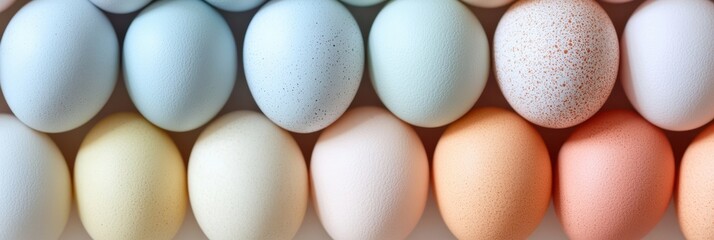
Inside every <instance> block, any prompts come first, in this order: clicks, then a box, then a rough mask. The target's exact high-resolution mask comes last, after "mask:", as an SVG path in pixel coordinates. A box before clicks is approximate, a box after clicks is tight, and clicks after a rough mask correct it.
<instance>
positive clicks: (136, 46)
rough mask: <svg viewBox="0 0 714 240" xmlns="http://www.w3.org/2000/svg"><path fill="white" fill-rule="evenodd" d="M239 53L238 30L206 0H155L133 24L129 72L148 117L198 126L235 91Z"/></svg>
mask: <svg viewBox="0 0 714 240" xmlns="http://www.w3.org/2000/svg"><path fill="white" fill-rule="evenodd" d="M237 68H238V55H237V52H236V44H235V40H234V39H233V34H232V33H231V29H230V28H229V27H228V24H227V23H226V21H225V20H224V19H223V17H222V16H221V15H220V14H218V12H217V11H216V10H214V9H213V8H211V6H209V5H208V4H206V3H204V2H203V1H196V0H172V1H158V2H154V3H152V4H151V5H149V6H148V7H147V8H145V9H144V10H143V11H141V13H140V14H139V15H138V16H137V17H136V19H134V21H133V22H132V23H131V25H130V26H129V30H128V31H127V33H126V38H125V40H124V75H125V78H126V79H125V80H126V88H127V90H128V91H129V96H130V97H131V100H132V101H133V102H134V105H136V108H137V109H139V112H141V114H142V115H144V117H146V119H148V120H149V121H151V122H152V123H153V124H156V125H157V126H159V127H161V128H163V129H166V130H170V131H179V132H181V131H189V130H193V129H196V128H198V127H200V126H202V125H204V124H206V123H207V122H208V121H209V120H211V119H212V118H213V117H215V116H216V114H218V111H220V110H221V108H223V105H225V104H226V101H228V97H229V96H230V94H231V92H232V91H233V86H234V85H235V79H236V74H237Z"/></svg>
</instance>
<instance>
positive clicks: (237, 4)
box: [205, 0, 265, 12]
mask: <svg viewBox="0 0 714 240" xmlns="http://www.w3.org/2000/svg"><path fill="white" fill-rule="evenodd" d="M205 1H206V2H207V3H208V4H211V5H213V6H214V7H217V8H220V9H223V10H226V11H232V12H242V11H248V10H251V9H253V8H256V7H258V6H260V4H263V3H264V2H265V0H205Z"/></svg>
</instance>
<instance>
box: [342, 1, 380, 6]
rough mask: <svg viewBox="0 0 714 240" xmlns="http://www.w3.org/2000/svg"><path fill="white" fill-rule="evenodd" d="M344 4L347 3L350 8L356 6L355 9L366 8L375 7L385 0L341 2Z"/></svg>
mask: <svg viewBox="0 0 714 240" xmlns="http://www.w3.org/2000/svg"><path fill="white" fill-rule="evenodd" d="M341 1H342V2H344V3H347V4H349V5H352V6H357V7H368V6H372V5H376V4H379V3H382V2H384V1H386V0H341Z"/></svg>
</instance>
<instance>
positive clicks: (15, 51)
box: [0, 0, 119, 133]
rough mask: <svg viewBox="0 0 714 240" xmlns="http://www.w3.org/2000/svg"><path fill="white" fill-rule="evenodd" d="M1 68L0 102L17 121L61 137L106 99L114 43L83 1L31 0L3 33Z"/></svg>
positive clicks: (114, 63)
mask: <svg viewBox="0 0 714 240" xmlns="http://www.w3.org/2000/svg"><path fill="white" fill-rule="evenodd" d="M0 69H2V71H0V85H1V86H2V91H3V94H4V95H5V100H7V104H8V105H9V106H10V109H12V112H13V113H14V114H15V116H17V118H18V119H20V121H22V122H23V123H24V124H25V125H28V126H30V127H31V128H34V129H36V130H39V131H43V132H53V133H56V132H65V131H69V130H72V129H75V128H77V127H79V126H80V125H82V124H84V123H86V122H87V121H89V120H90V119H91V118H92V117H94V115H96V114H97V112H99V110H100V109H101V108H102V107H103V106H104V104H105V103H106V102H107V100H109V96H110V95H111V94H112V91H113V90H114V85H116V81H117V74H118V71H119V44H118V41H117V36H116V34H115V33H114V29H113V28H112V25H111V23H110V22H109V20H108V19H107V18H106V16H104V14H103V13H102V12H101V11H100V10H99V9H97V8H96V7H94V5H92V4H91V3H89V2H88V1H86V0H39V1H30V2H28V3H27V4H26V5H25V6H23V7H22V9H20V11H19V12H17V14H15V16H14V17H13V18H12V20H11V21H10V23H9V24H8V26H7V28H6V29H5V33H4V35H3V38H2V42H1V43H0Z"/></svg>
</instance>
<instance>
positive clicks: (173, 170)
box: [74, 113, 188, 239]
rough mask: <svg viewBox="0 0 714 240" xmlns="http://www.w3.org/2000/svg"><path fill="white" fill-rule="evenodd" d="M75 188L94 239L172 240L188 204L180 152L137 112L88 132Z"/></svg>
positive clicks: (78, 161) (84, 221) (112, 117)
mask: <svg viewBox="0 0 714 240" xmlns="http://www.w3.org/2000/svg"><path fill="white" fill-rule="evenodd" d="M74 189H75V197H76V199H77V207H78V211H79V218H80V220H81V221H82V225H83V226H84V228H85V229H86V230H87V232H88V233H89V235H90V236H91V237H92V238H93V239H172V238H173V237H174V235H175V234H176V233H177V232H178V230H179V228H180V227H181V224H182V223H183V219H184V215H185V213H186V207H187V205H188V199H187V198H188V194H187V190H186V169H185V167H184V163H183V161H182V159H181V154H180V153H179V151H178V148H176V145H174V143H173V141H172V140H171V138H169V136H168V135H167V134H166V133H164V132H162V131H161V130H160V129H158V128H157V127H155V126H154V125H151V123H149V122H148V121H146V120H145V119H144V118H142V117H141V116H139V115H138V114H136V113H116V114H113V115H110V116H108V117H106V118H104V119H103V120H101V121H100V122H99V123H97V125H95V126H94V127H93V128H92V129H91V131H89V133H88V134H87V136H86V137H85V138H84V140H83V141H82V144H81V146H80V147H79V152H78V153H77V159H76V161H75V163H74Z"/></svg>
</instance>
